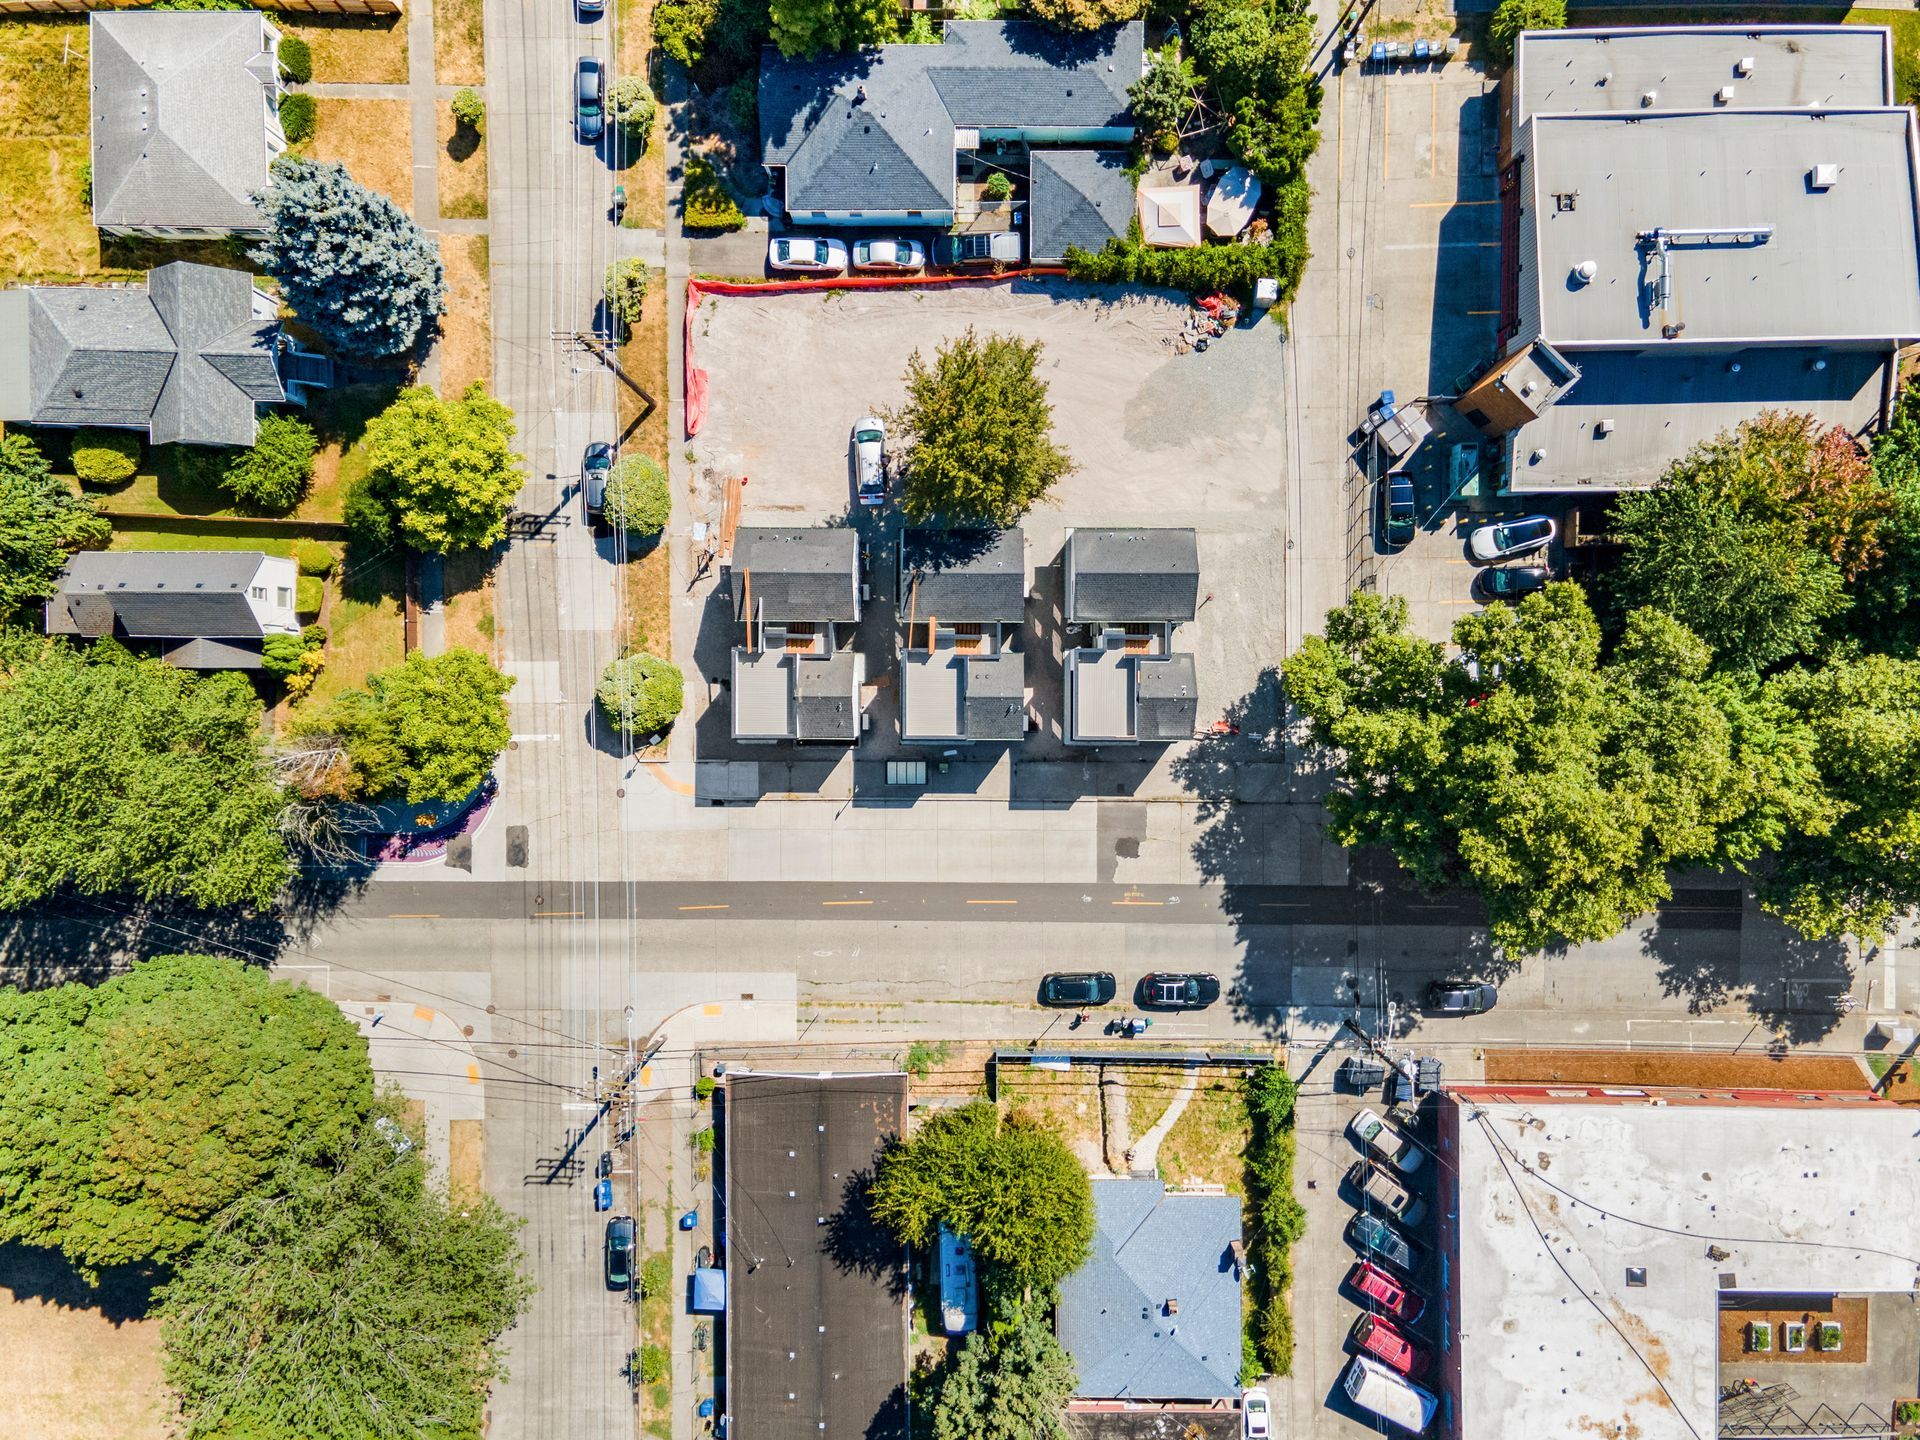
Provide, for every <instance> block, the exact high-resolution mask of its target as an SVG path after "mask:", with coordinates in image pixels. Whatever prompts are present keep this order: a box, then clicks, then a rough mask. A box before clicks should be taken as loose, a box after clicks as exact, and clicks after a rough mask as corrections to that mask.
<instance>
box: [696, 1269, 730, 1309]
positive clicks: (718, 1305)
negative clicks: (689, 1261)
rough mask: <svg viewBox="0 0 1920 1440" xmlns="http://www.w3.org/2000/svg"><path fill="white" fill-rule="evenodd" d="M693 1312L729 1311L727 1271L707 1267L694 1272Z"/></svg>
mask: <svg viewBox="0 0 1920 1440" xmlns="http://www.w3.org/2000/svg"><path fill="white" fill-rule="evenodd" d="M693 1313H694V1314H696V1315H724V1314H726V1313H727V1272H726V1271H724V1270H714V1269H705V1270H696V1271H694V1272H693Z"/></svg>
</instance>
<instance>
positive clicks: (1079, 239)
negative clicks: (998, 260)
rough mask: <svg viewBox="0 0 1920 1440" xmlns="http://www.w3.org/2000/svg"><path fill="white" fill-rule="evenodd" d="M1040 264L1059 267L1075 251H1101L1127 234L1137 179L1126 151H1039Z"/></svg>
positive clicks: (1036, 233) (1035, 177)
mask: <svg viewBox="0 0 1920 1440" xmlns="http://www.w3.org/2000/svg"><path fill="white" fill-rule="evenodd" d="M1029 168H1030V177H1031V178H1030V182H1029V183H1030V185H1031V190H1032V194H1031V198H1030V200H1029V204H1030V206H1031V208H1032V211H1033V220H1032V226H1033V228H1032V232H1031V233H1032V236H1033V244H1032V246H1031V250H1030V253H1031V254H1032V256H1033V258H1034V259H1035V260H1038V261H1041V262H1042V263H1046V264H1053V263H1057V262H1059V261H1061V260H1064V259H1066V257H1067V248H1068V247H1069V246H1075V247H1078V248H1079V249H1081V250H1086V251H1088V252H1098V251H1099V250H1100V249H1101V248H1102V247H1103V246H1105V244H1106V243H1107V242H1108V241H1109V240H1114V239H1118V238H1119V237H1121V236H1124V235H1125V234H1126V233H1127V225H1128V223H1129V222H1130V221H1131V220H1132V219H1133V180H1132V179H1131V178H1130V177H1129V176H1128V174H1127V155H1126V152H1125V151H1123V150H1035V151H1034V152H1033V154H1032V156H1031V157H1030V161H1029Z"/></svg>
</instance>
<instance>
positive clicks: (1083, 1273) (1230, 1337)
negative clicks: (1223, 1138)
mask: <svg viewBox="0 0 1920 1440" xmlns="http://www.w3.org/2000/svg"><path fill="white" fill-rule="evenodd" d="M1093 1208H1094V1219H1095V1225H1094V1235H1093V1249H1092V1253H1091V1254H1090V1255H1089V1257H1088V1259H1087V1263H1086V1264H1085V1265H1083V1266H1081V1267H1080V1269H1079V1270H1077V1271H1075V1272H1074V1273H1073V1274H1072V1275H1069V1276H1068V1277H1067V1278H1066V1280H1065V1281H1063V1282H1062V1283H1061V1286H1060V1305H1059V1311H1058V1314H1059V1327H1058V1328H1059V1334H1060V1343H1061V1344H1062V1345H1064V1346H1065V1347H1066V1349H1067V1351H1068V1352H1069V1353H1070V1354H1071V1355H1072V1356H1073V1360H1074V1365H1075V1366H1076V1368H1077V1369H1078V1370H1079V1372H1080V1383H1079V1386H1078V1388H1077V1389H1076V1390H1075V1392H1074V1393H1075V1394H1077V1395H1080V1396H1083V1397H1086V1398H1089V1399H1141V1400H1207V1399H1216V1398H1220V1397H1224V1396H1230V1395H1238V1394H1239V1393H1240V1389H1239V1381H1238V1376H1239V1371H1240V1275H1239V1271H1238V1268H1237V1267H1236V1266H1235V1264H1234V1262H1233V1258H1232V1254H1231V1246H1232V1245H1233V1242H1234V1241H1236V1240H1239V1239H1240V1238H1241V1234H1242V1232H1241V1217H1240V1201H1239V1200H1238V1199H1237V1198H1236V1197H1235V1196H1232V1195H1184V1194H1169V1193H1167V1189H1166V1186H1165V1185H1163V1184H1162V1183H1161V1182H1160V1181H1158V1180H1095V1181H1094V1182H1093ZM1170 1301H1171V1302H1172V1305H1171V1306H1169V1303H1168V1302H1170Z"/></svg>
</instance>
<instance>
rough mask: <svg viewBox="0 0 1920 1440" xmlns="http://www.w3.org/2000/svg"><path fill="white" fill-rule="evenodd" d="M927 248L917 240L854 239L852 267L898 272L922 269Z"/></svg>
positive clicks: (924, 264)
mask: <svg viewBox="0 0 1920 1440" xmlns="http://www.w3.org/2000/svg"><path fill="white" fill-rule="evenodd" d="M926 264H927V249H926V246H924V245H922V244H921V243H920V242H919V241H918V240H904V239H902V240H894V239H886V240H856V241H854V242H853V268H854V269H856V270H883V271H887V272H889V273H893V274H899V273H902V272H905V271H911V270H924V269H925V268H926Z"/></svg>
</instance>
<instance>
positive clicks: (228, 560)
mask: <svg viewBox="0 0 1920 1440" xmlns="http://www.w3.org/2000/svg"><path fill="white" fill-rule="evenodd" d="M298 584H299V574H298V571H297V569H296V567H295V565H294V563H293V561H291V560H288V559H286V558H284V557H282V556H278V555H263V554H261V553H260V552H259V551H256V550H248V551H240V550H150V551H141V550H126V551H118V550H116V551H82V552H81V553H80V554H78V555H75V556H74V557H73V559H72V560H71V561H69V562H68V564H67V568H66V570H65V571H64V572H63V573H62V575H61V576H60V587H59V589H57V590H56V591H54V593H53V597H52V598H51V599H50V600H48V601H47V607H46V618H47V633H48V634H49V635H77V636H84V637H86V638H88V639H92V640H100V639H105V638H108V637H112V638H113V639H116V640H122V641H154V642H157V643H158V644H159V647H160V658H161V659H162V660H165V661H167V662H168V663H169V664H172V665H179V666H182V667H184V668H186V669H189V670H258V669H259V668H260V650H261V645H262V643H263V642H264V641H265V639H266V637H267V636H269V635H297V634H298V633H299V631H300V619H299V616H298V614H297V613H296V608H297V601H298Z"/></svg>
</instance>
